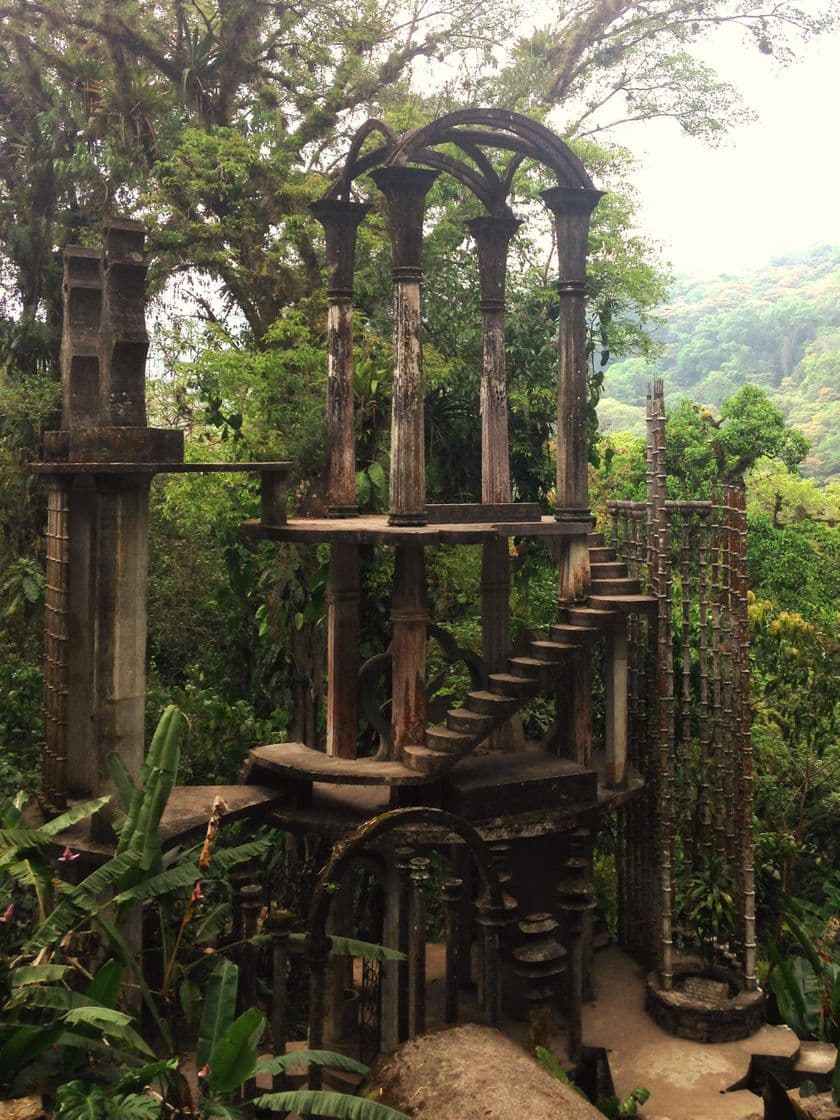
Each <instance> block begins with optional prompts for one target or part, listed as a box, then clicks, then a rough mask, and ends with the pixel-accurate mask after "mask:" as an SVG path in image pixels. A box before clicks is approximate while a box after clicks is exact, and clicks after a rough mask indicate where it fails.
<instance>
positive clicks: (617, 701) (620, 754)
mask: <svg viewBox="0 0 840 1120" xmlns="http://www.w3.org/2000/svg"><path fill="white" fill-rule="evenodd" d="M604 675H605V679H604V693H605V696H604V699H605V707H606V748H607V785H608V786H622V785H624V784H625V782H626V780H627V685H628V677H627V618H626V616H625V615H624V614H621V613H619V614H618V615H617V617H616V618H615V620H614V621H613V624H612V626H611V627H610V629H609V631H608V632H607V648H606V655H605V659H604Z"/></svg>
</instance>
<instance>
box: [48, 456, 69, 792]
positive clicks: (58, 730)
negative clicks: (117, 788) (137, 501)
mask: <svg viewBox="0 0 840 1120" xmlns="http://www.w3.org/2000/svg"><path fill="white" fill-rule="evenodd" d="M46 551H47V556H46V561H47V562H46V579H45V584H46V591H45V603H44V794H45V798H46V801H47V804H48V805H50V806H51V807H52V808H53V809H56V810H58V809H63V808H64V807H65V806H66V804H67V781H66V770H67V673H68V663H69V653H70V643H69V638H70V625H69V620H70V609H69V608H70V486H69V479H67V477H66V476H64V477H63V476H56V477H54V478H51V479H50V480H49V487H48V490H47V537H46Z"/></svg>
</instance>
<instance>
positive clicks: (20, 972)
mask: <svg viewBox="0 0 840 1120" xmlns="http://www.w3.org/2000/svg"><path fill="white" fill-rule="evenodd" d="M72 971H73V969H72V968H71V967H70V966H69V965H67V964H28V965H24V966H23V967H22V968H16V969H15V970H14V971H13V972H12V973H10V976H9V982H10V986H11V987H12V988H25V987H27V986H28V985H30V984H43V983H44V981H49V980H63V979H64V977H65V976H67V974H68V973H70V972H72Z"/></svg>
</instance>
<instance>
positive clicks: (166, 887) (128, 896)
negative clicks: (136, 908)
mask: <svg viewBox="0 0 840 1120" xmlns="http://www.w3.org/2000/svg"><path fill="white" fill-rule="evenodd" d="M200 878H201V872H200V871H199V870H198V863H197V862H196V861H195V860H188V861H185V862H183V863H179V864H177V865H176V866H175V867H170V868H168V869H167V870H166V871H161V872H160V874H159V875H150V876H149V877H148V878H146V879H143V880H142V881H141V882H140V883H137V884H135V886H133V887H129V888H128V890H124V891H120V893H119V894H117V895H115V896H114V900H113V901H114V902H115V903H116V904H117V905H123V904H124V903H126V902H135V901H137V899H143V901H144V902H146V901H152V900H153V899H156V898H160V897H161V896H162V895H165V894H169V893H170V892H171V891H177V890H182V889H183V888H184V887H191V886H192V885H193V883H195V881H196V880H197V879H200Z"/></svg>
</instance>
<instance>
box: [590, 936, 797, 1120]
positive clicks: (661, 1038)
mask: <svg viewBox="0 0 840 1120" xmlns="http://www.w3.org/2000/svg"><path fill="white" fill-rule="evenodd" d="M595 992H596V999H595V1001H594V1002H593V1003H591V1004H588V1005H585V1006H584V1013H583V1040H584V1042H585V1043H586V1044H587V1045H589V1046H603V1047H605V1048H606V1049H607V1050H608V1051H609V1059H610V1068H611V1070H612V1075H613V1079H614V1081H615V1086H616V1092H617V1093H618V1094H619V1096H622V1097H623V1096H626V1095H627V1094H629V1093H630V1092H631V1090H632V1089H634V1088H636V1087H637V1086H640V1085H641V1086H644V1087H645V1088H646V1089H649V1090H650V1094H651V1096H650V1100H649V1101H648V1103H647V1104H646V1105H645V1107H644V1109H643V1111H642V1113H641V1115H643V1116H644V1117H645V1118H646V1120H752V1118H753V1117H755V1116H760V1115H761V1113H762V1105H761V1101H760V1099H759V1098H758V1097H757V1096H755V1094H753V1093H750V1092H748V1091H747V1090H739V1091H737V1092H731V1093H727V1092H725V1090H726V1089H728V1088H729V1086H731V1085H735V1084H737V1083H738V1082H739V1081H742V1080H743V1079H744V1078H745V1077H746V1075H747V1071H748V1070H749V1065H750V1056H751V1054H752V1049H753V1048H752V1040H751V1039H744V1040H742V1041H740V1042H727V1043H721V1044H710V1043H699V1042H689V1041H687V1040H685V1039H681V1038H674V1037H673V1036H672V1035H669V1034H666V1033H665V1031H663V1030H662V1029H661V1028H660V1027H658V1026H657V1025H656V1024H655V1023H654V1022H653V1020H652V1019H650V1018H649V1017H648V1015H647V1013H646V1012H645V985H644V971H643V969H642V968H641V967H640V966H639V965H638V964H636V962H635V961H633V960H632V959H631V958H630V957H628V956H627V955H626V954H625V953H623V952H621V950H619V949H617V948H614V947H613V948H609V949H605V950H604V951H603V952H601V953H598V954H597V955H596V958H595ZM770 1029H771V1030H772V1028H770ZM780 1044H781V1043H780V1042H779V1041H778V1040H776V1039H773V1040H772V1045H780ZM785 1044H786V1045H789V1039H787V1037H785ZM764 1045H767V1046H769V1045H771V1040H770V1038H767V1037H765V1038H764V1039H763V1041H762V1042H760V1043H759V1049H761V1048H762V1047H763V1046H764Z"/></svg>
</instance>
